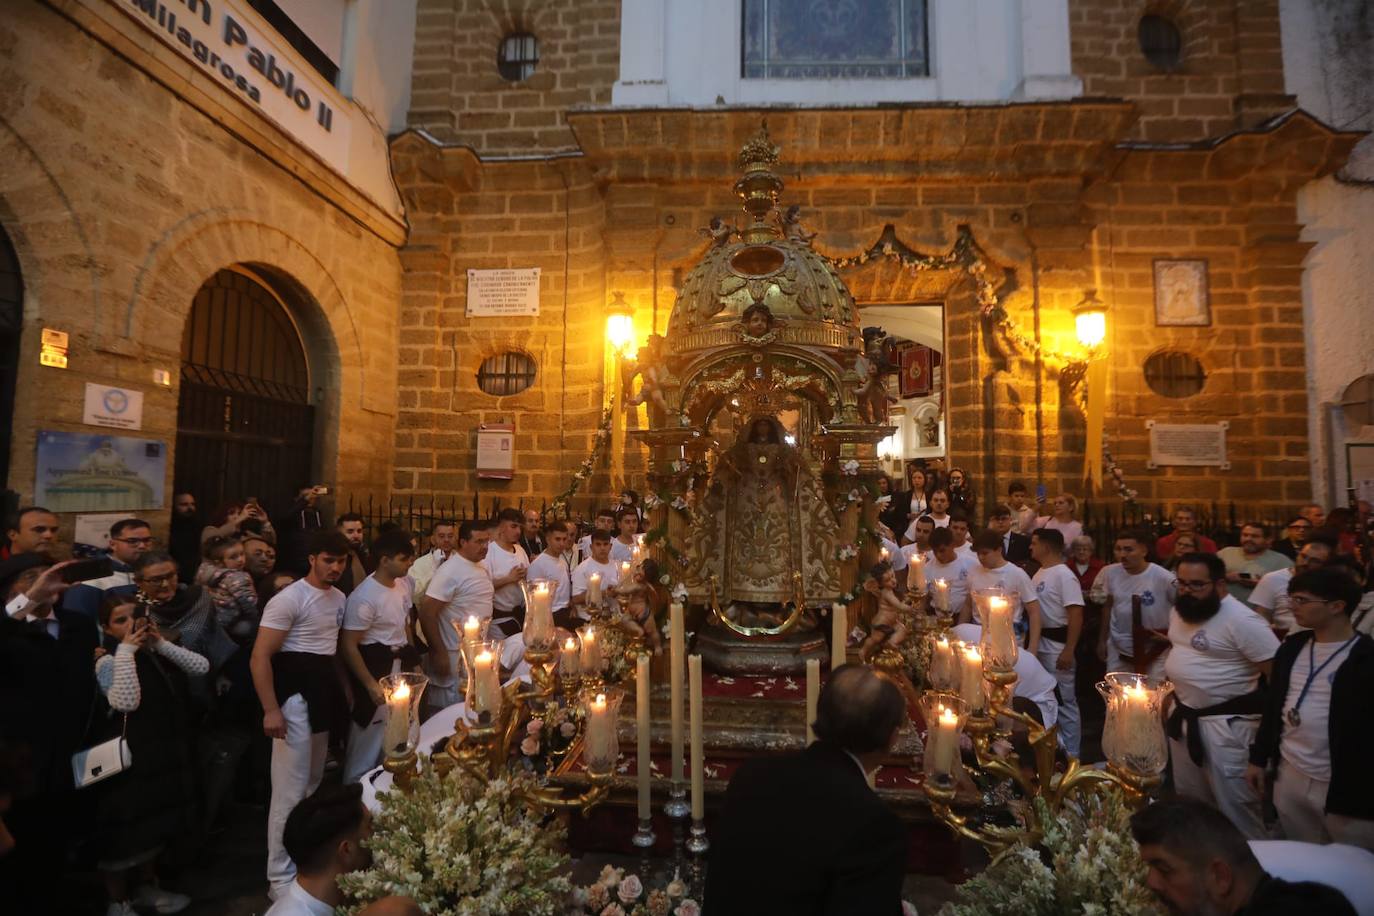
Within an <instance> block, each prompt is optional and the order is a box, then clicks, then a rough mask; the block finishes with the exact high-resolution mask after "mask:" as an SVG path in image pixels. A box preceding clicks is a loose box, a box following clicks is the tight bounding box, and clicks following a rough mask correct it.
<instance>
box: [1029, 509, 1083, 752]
mask: <svg viewBox="0 0 1374 916" xmlns="http://www.w3.org/2000/svg"><path fill="white" fill-rule="evenodd" d="M1031 559H1033V560H1034V561H1035V562H1036V563H1037V564H1039V566H1040V568H1039V569H1037V570H1036V571H1035V577H1034V578H1032V579H1031V587H1032V588H1034V589H1035V597H1036V599H1037V600H1038V601H1039V602H1040V625H1041V626H1040V644H1039V645H1038V646H1036V648H1035V657H1036V658H1037V659H1039V661H1040V664H1041V666H1042V667H1043V668H1044V669H1045V670H1046V671H1048V672H1049V673H1050V674H1052V675H1054V679H1055V681H1057V682H1058V683H1059V743H1060V744H1062V745H1063V746H1064V750H1065V751H1066V752H1067V753H1068V754H1070V755H1072V756H1074V757H1077V756H1078V750H1079V743H1080V741H1081V738H1082V730H1081V728H1080V719H1079V715H1078V694H1077V692H1076V691H1075V683H1076V675H1077V674H1078V665H1077V664H1076V663H1075V661H1074V653H1075V651H1077V649H1078V638H1079V636H1081V635H1082V633H1083V588H1082V586H1080V585H1079V584H1078V577H1077V576H1075V575H1074V574H1073V570H1071V569H1069V567H1068V565H1067V564H1065V562H1064V535H1063V533H1062V532H1059V531H1055V530H1054V529H1053V528H1037V529H1036V530H1035V533H1034V534H1032V535H1031Z"/></svg>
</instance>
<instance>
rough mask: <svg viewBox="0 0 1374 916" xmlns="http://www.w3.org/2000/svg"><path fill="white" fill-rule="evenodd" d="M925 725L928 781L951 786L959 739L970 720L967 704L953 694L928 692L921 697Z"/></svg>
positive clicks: (924, 756)
mask: <svg viewBox="0 0 1374 916" xmlns="http://www.w3.org/2000/svg"><path fill="white" fill-rule="evenodd" d="M921 714H922V716H923V717H924V718H925V721H926V743H925V753H924V755H923V756H922V759H921V763H922V767H923V769H924V772H925V775H926V778H927V779H929V780H932V781H933V782H936V783H940V784H943V785H949V784H952V783H953V782H954V778H955V774H956V772H957V771H958V765H959V737H960V735H962V734H963V730H964V721H965V720H966V719H967V718H968V704H967V703H965V702H964V701H963V700H962V699H961V698H960V697H959V696H957V695H956V694H953V693H942V692H939V691H934V690H929V691H926V693H925V694H923V695H922V696H921Z"/></svg>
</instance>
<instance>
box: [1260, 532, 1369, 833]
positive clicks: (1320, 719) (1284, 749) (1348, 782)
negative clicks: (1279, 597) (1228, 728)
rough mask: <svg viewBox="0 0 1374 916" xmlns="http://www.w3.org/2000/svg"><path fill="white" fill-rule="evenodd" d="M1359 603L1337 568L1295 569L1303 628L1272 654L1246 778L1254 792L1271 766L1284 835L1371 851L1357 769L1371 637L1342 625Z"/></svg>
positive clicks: (1292, 594) (1364, 785) (1364, 734)
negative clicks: (1264, 703)
mask: <svg viewBox="0 0 1374 916" xmlns="http://www.w3.org/2000/svg"><path fill="white" fill-rule="evenodd" d="M1307 546H1309V547H1310V546H1311V544H1310V543H1309V544H1308V545H1307ZM1304 549H1305V548H1304ZM1359 601H1360V587H1359V585H1358V584H1357V583H1356V582H1355V580H1354V579H1352V578H1351V577H1350V576H1348V575H1346V574H1345V573H1344V572H1342V571H1341V570H1339V569H1335V568H1330V567H1328V568H1324V569H1322V568H1316V569H1311V570H1304V571H1302V572H1300V573H1298V574H1297V575H1296V576H1294V577H1293V580H1292V582H1290V583H1289V598H1288V603H1289V606H1290V607H1291V608H1292V612H1293V616H1294V617H1295V618H1296V620H1297V623H1298V625H1299V626H1301V627H1303V628H1304V630H1303V631H1302V632H1300V633H1298V634H1297V635H1295V636H1293V637H1291V638H1289V639H1287V640H1285V641H1284V643H1283V645H1282V646H1280V647H1279V651H1278V654H1277V655H1275V656H1274V676H1273V682H1272V686H1271V687H1270V689H1269V701H1268V704H1267V706H1266V707H1265V710H1264V719H1263V720H1262V721H1261V722H1260V728H1259V733H1258V734H1257V735H1256V736H1255V743H1254V744H1253V745H1251V747H1250V766H1249V768H1248V769H1246V771H1245V780H1246V782H1248V783H1249V784H1250V786H1251V788H1253V789H1254V790H1255V792H1256V793H1257V794H1260V795H1262V794H1263V792H1264V785H1265V781H1266V780H1267V779H1268V778H1269V775H1270V774H1271V773H1272V772H1273V771H1274V768H1275V767H1277V779H1276V780H1275V782H1274V807H1275V808H1277V809H1278V812H1279V824H1280V826H1282V827H1283V832H1284V835H1285V836H1286V837H1288V839H1290V840H1298V841H1300V842H1304V843H1346V844H1349V845H1351V846H1362V847H1364V848H1365V849H1368V850H1371V851H1374V783H1371V782H1370V781H1369V777H1368V774H1367V772H1366V769H1367V767H1368V764H1369V761H1370V760H1371V759H1374V730H1371V729H1370V728H1369V724H1368V721H1367V719H1368V713H1367V711H1366V710H1367V706H1368V703H1369V699H1370V697H1372V696H1374V640H1371V639H1370V638H1369V637H1368V636H1365V635H1364V634H1363V633H1358V632H1356V631H1355V629H1354V627H1352V626H1351V625H1350V612H1351V610H1352V609H1353V608H1354V607H1355V606H1356V605H1357V604H1359Z"/></svg>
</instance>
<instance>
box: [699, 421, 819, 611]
mask: <svg viewBox="0 0 1374 916" xmlns="http://www.w3.org/2000/svg"><path fill="white" fill-rule="evenodd" d="M838 528H839V526H838V523H837V521H836V519H835V514H834V512H833V511H832V510H831V508H830V506H829V504H828V503H827V502H826V499H825V492H824V489H823V487H822V485H821V482H820V481H819V480H817V479H816V476H815V475H814V474H813V473H812V471H811V468H810V466H809V465H808V463H807V461H806V458H805V456H804V455H803V453H802V452H801V451H800V450H799V449H797V448H796V447H794V446H791V445H788V444H787V442H786V441H785V439H784V437H783V428H782V425H781V424H780V423H779V422H778V421H777V420H776V419H774V418H772V417H760V418H757V419H755V420H753V421H752V422H751V423H750V424H749V425H748V427H747V432H746V433H744V434H742V435H740V436H739V437H738V438H737V439H736V441H735V444H734V445H732V446H731V447H730V448H729V449H728V450H726V451H725V452H724V453H723V454H722V455H721V456H720V459H719V460H718V461H717V462H716V467H715V470H714V472H713V473H712V475H711V479H710V482H709V483H708V484H707V486H706V491H705V494H704V495H703V497H702V498H701V499H700V500H699V501H698V503H697V506H696V511H695V512H694V516H693V520H692V530H691V532H690V534H689V535H688V548H689V551H688V552H689V556H690V558H691V559H690V562H689V568H688V583H689V586H690V587H692V589H693V591H694V592H696V593H698V594H704V593H705V591H706V589H707V585H708V583H709V581H710V580H711V579H712V578H713V577H714V579H715V581H716V583H717V591H718V597H719V600H720V602H721V605H722V606H726V605H727V602H728V603H729V604H731V605H733V606H734V608H733V610H732V611H730V612H729V613H730V616H731V617H732V618H734V619H737V620H739V619H743V620H744V622H746V623H747V622H749V620H748V618H750V617H753V618H756V619H759V620H762V621H765V622H770V623H771V622H775V621H776V619H777V617H778V614H779V611H780V610H781V606H782V605H783V604H785V603H789V602H791V601H793V600H794V599H795V598H796V597H797V596H796V587H795V584H794V577H793V573H794V572H800V573H801V576H802V579H801V583H802V592H803V597H804V599H805V602H806V603H807V604H817V603H822V602H829V601H831V600H833V599H834V598H836V597H837V596H838V595H839V594H840V579H839V563H838V560H837V558H836V555H835V548H836V542H837V536H838Z"/></svg>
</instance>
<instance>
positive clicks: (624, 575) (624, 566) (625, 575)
mask: <svg viewBox="0 0 1374 916" xmlns="http://www.w3.org/2000/svg"><path fill="white" fill-rule="evenodd" d="M629 584H630V562H629V561H628V560H621V561H620V581H619V582H617V583H616V585H617V587H619V586H621V585H629Z"/></svg>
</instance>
